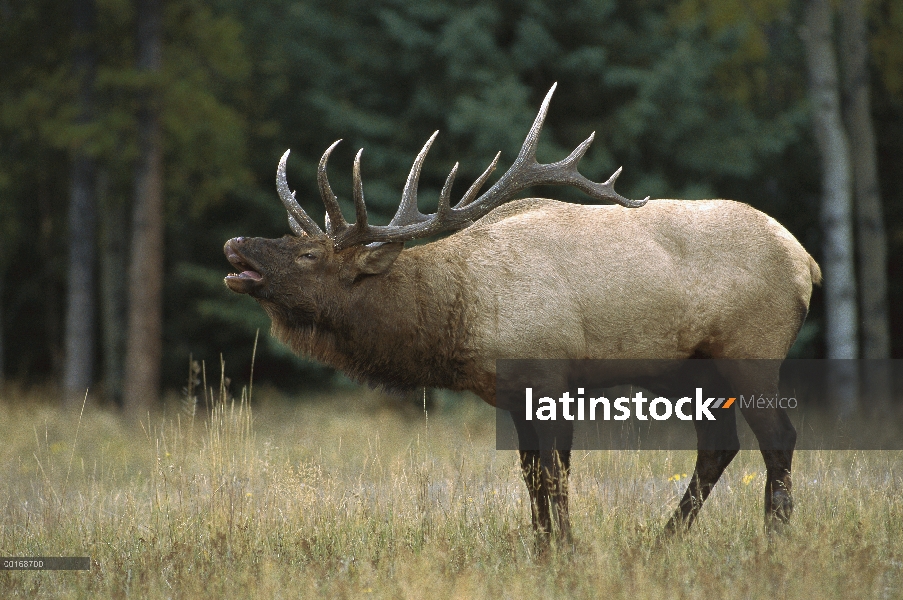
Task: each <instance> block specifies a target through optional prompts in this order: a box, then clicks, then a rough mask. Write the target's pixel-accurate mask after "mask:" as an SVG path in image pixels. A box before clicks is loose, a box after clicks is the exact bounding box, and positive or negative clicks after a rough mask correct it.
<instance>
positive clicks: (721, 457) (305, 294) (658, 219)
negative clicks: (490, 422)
mask: <svg viewBox="0 0 903 600" xmlns="http://www.w3.org/2000/svg"><path fill="white" fill-rule="evenodd" d="M554 90H555V86H553V87H552V89H551V90H550V91H549V92H548V94H547V95H546V97H545V99H544V101H543V103H542V105H541V108H540V110H539V113H538V115H537V117H536V119H535V121H534V123H533V125H532V127H531V129H530V131H529V133H528V134H527V137H526V140H525V141H524V144H523V147H522V148H521V150H520V153H519V155H518V156H517V158H516V160H515V161H514V163H513V164H512V166H511V168H510V169H509V170H508V171H507V172H506V173H505V174H504V175H502V177H501V178H500V179H498V181H497V182H496V183H495V184H494V185H492V186H491V187H490V188H489V189H488V190H487V191H486V192H485V193H483V194H482V195H480V190H481V189H482V187H483V185H484V184H485V183H486V181H487V179H488V178H489V176H490V174H491V173H492V171H493V170H494V169H495V167H496V164H497V163H498V160H499V155H496V157H495V159H494V160H493V161H492V163H491V164H490V165H489V167H488V168H487V169H486V171H485V172H484V173H483V174H482V175H481V176H480V177H479V178H478V179H477V180H476V182H475V183H474V184H473V185H472V186H471V187H470V188H469V189H468V190H467V192H466V193H465V194H464V195H463V197H462V198H461V200H460V201H458V202H457V203H456V204H455V205H454V206H452V205H451V190H452V184H453V182H454V179H455V175H456V172H457V169H458V165H457V164H455V166H454V167H453V168H452V169H451V172H450V174H449V175H448V178H447V179H446V181H445V184H444V186H443V188H442V190H441V193H440V197H439V203H438V209H437V211H436V212H435V213H433V214H428V215H425V214H422V213H421V212H420V211H419V210H418V207H417V188H418V178H419V175H420V170H421V165H422V164H423V161H424V159H425V158H426V155H427V152H428V151H429V149H430V146H431V144H432V143H433V140H434V139H435V137H436V133H438V132H436V133H434V134H433V136H432V137H430V138H429V140H428V141H427V142H426V144H425V145H424V147H423V149H422V150H421V151H420V153H419V154H418V155H417V157H416V159H415V160H414V163H413V166H412V168H411V171H410V174H409V176H408V178H407V182H406V184H405V186H404V189H403V192H402V195H401V201H400V204H399V207H398V210H397V212H396V213H395V216H394V217H393V218H392V220H391V221H390V223H389V224H388V225H385V226H377V225H371V224H370V223H369V222H368V216H367V209H366V205H365V202H364V194H363V186H362V183H361V173H360V166H361V152H363V150H361V151H359V152H358V153H357V156H356V157H355V159H354V166H353V197H354V204H355V212H356V222H355V223H353V224H349V223H348V222H347V221H346V220H345V218H344V216H343V214H342V211H341V210H340V207H339V204H338V200H337V199H336V196H335V195H334V194H333V192H332V189H331V187H330V185H329V182H328V179H327V175H326V166H327V161H328V159H329V155H330V153H331V152H332V150H333V148H335V146H336V144H338V142H335V143H334V144H333V145H332V146H330V147H329V148H328V149H327V150H326V152H325V153H324V154H323V157H322V159H321V160H320V163H319V169H318V173H317V182H318V185H319V190H320V195H321V196H322V201H323V203H324V205H325V209H326V219H325V230H324V229H321V228H320V227H319V226H318V225H317V223H316V222H314V220H313V219H311V218H310V217H309V216H308V215H307V213H306V212H305V211H304V210H303V209H302V208H301V206H300V205H299V203H298V201H297V200H296V198H295V194H294V192H292V191H290V189H289V186H288V183H287V180H286V161H287V158H288V154H289V152H288V151H286V153H285V154H284V155H283V156H282V159H281V160H280V161H279V166H278V168H277V176H276V186H277V190H278V193H279V196H280V198H281V200H282V203H283V205H284V206H285V208H286V210H287V213H288V221H289V226H290V228H291V230H292V232H293V233H294V235H293V236H289V235H286V236H284V237H282V238H279V239H264V238H245V237H238V238H234V239H231V240H229V241H228V242H226V244H225V247H224V252H225V255H226V257H227V259H228V260H229V262H230V263H231V264H232V265H233V266H234V267H235V268H236V269H237V271H238V272H237V273H235V274H231V275H229V276H227V277H226V278H225V284H226V285H227V286H228V287H229V289H231V290H232V291H233V292H237V293H240V294H248V295H250V296H251V297H253V298H254V299H255V300H256V301H257V302H258V303H259V304H260V305H261V307H262V308H263V309H264V310H265V311H266V312H267V314H268V315H269V316H270V318H271V320H272V333H273V335H275V336H276V337H277V338H278V339H279V340H281V341H282V342H283V343H285V344H287V345H288V346H289V347H291V348H292V349H293V350H294V351H295V352H297V353H300V354H303V355H307V356H309V357H312V358H314V359H316V360H318V361H321V362H323V363H326V364H328V365H331V366H333V367H335V368H337V369H339V370H341V371H343V372H345V373H346V374H348V375H350V376H352V377H354V378H356V379H358V380H361V381H365V382H368V383H370V384H372V385H376V386H382V387H385V388H390V389H396V390H403V389H413V388H420V387H439V388H447V389H451V390H469V391H471V392H473V393H475V394H476V395H477V396H479V397H480V398H482V399H483V400H485V401H486V402H487V403H489V404H490V405H494V404H495V391H496V360H497V359H501V358H527V359H545V358H573V359H582V358H627V359H649V358H656V359H658V358H660V359H672V360H673V359H687V358H693V357H710V358H715V359H762V358H764V359H784V358H785V357H786V355H787V352H788V350H789V348H790V346H791V345H792V344H793V342H794V340H795V339H796V336H797V333H798V332H799V329H800V327H801V326H802V324H803V321H804V319H805V318H806V314H807V312H808V309H809V300H810V296H811V292H812V286H813V284H818V283H820V280H821V273H820V270H819V267H818V265H817V264H816V262H815V261H814V260H813V258H812V257H811V256H810V255H809V254H808V253H807V252H806V250H805V249H804V248H803V247H802V246H801V245H800V243H799V242H798V241H797V240H796V239H795V238H794V237H793V235H791V234H790V233H789V232H788V231H787V230H786V229H785V228H784V227H782V226H781V225H780V224H778V222H777V221H775V220H774V219H772V218H771V217H769V216H766V215H765V214H763V213H761V212H759V211H757V210H755V209H753V208H751V207H750V206H748V205H746V204H743V203H739V202H734V201H730V200H704V201H702V200H699V201H686V200H651V201H650V200H649V198H646V199H644V200H629V199H627V198H624V197H622V196H621V195H619V194H618V193H617V192H615V190H614V184H615V180H616V179H617V177H618V175H619V174H620V172H621V169H618V170H617V171H616V172H615V173H614V174H613V175H612V176H611V177H610V178H609V179H608V181H606V182H605V183H594V182H592V181H590V180H589V179H587V178H585V177H584V176H583V175H581V174H580V173H579V172H578V170H577V164H578V162H579V161H580V159H581V157H582V156H583V155H584V154H585V152H586V151H587V149H588V147H589V145H590V143H591V142H592V140H593V137H594V134H593V135H590V136H589V138H587V139H586V140H585V141H584V142H583V143H581V144H580V145H579V146H578V147H577V148H576V149H575V150H574V151H573V152H572V153H571V154H570V155H569V156H568V157H567V158H565V159H564V160H561V161H559V162H556V163H552V164H540V163H538V162H537V161H536V158H535V153H536V146H537V143H538V139H539V134H540V130H541V128H542V125H543V121H544V120H545V117H546V113H547V111H548V107H549V102H550V100H551V97H552V94H553V92H554ZM340 141H341V140H340ZM548 184H562V185H570V186H574V187H577V188H579V189H580V190H582V191H583V192H585V193H586V194H588V195H589V196H591V197H592V198H594V199H596V200H603V201H611V202H614V204H603V205H578V204H572V203H564V202H558V201H555V200H550V199H543V198H524V199H514V196H515V195H516V194H517V193H518V192H519V191H522V190H524V189H526V188H529V187H531V186H535V185H548ZM446 232H454V233H452V234H451V235H448V236H447V237H444V238H441V239H438V240H437V241H433V242H430V243H427V244H423V245H419V246H415V247H410V248H404V242H405V241H409V240H414V239H419V238H424V237H428V236H435V235H436V234H439V233H446ZM771 362H772V363H775V364H779V363H780V360H778V361H771ZM742 364H743V362H742V361H728V362H726V363H725V365H726V366H725V367H724V368H723V369H724V372H723V373H722V375H723V377H724V379H725V380H726V381H727V382H729V384H730V386H731V388H732V389H733V390H734V391H735V393H739V392H740V391H742V390H743V389H748V388H749V387H750V386H752V385H754V384H755V385H759V386H760V389H762V388H763V386H764V388H765V389H774V390H777V377H778V373H777V368H775V369H768V370H765V371H763V370H761V369H758V370H747V369H744V368H743V367H742ZM741 412H742V414H743V415H744V417H745V419H746V420H747V422H748V423H749V425H750V427H751V429H752V431H753V432H754V434H755V435H756V437H757V439H758V441H759V445H760V449H761V452H762V456H763V458H764V461H765V466H766V471H767V477H766V482H765V525H766V529H767V530H768V531H774V530H779V529H781V528H783V526H784V525H785V524H786V523H788V522H789V519H790V516H791V512H792V509H793V500H792V494H791V463H792V458H793V450H794V446H795V442H796V432H795V430H794V428H793V425H792V424H791V422H790V419H789V418H788V416H787V414H786V412H785V411H784V410H783V409H782V408H774V409H765V410H752V409H743V408H742V407H741ZM512 418H513V419H514V421H515V427H516V429H517V434H518V438H519V441H520V442H521V450H520V465H521V467H522V470H523V476H524V480H525V482H526V483H527V487H528V491H529V494H530V499H531V506H532V521H533V527H534V529H535V530H536V531H537V534H538V535H539V536H540V537H543V536H545V537H546V538H548V537H551V536H550V534H564V535H565V536H567V535H569V531H570V525H569V517H568V510H567V477H568V473H569V470H570V459H571V445H570V438H569V437H568V432H567V431H558V432H557V433H556V437H554V438H550V436H549V434H548V433H547V432H544V431H542V430H540V429H538V428H536V427H535V426H534V425H533V423H535V421H534V422H533V423H530V422H527V421H526V420H525V419H524V416H523V414H522V413H521V414H518V413H516V412H512ZM731 428H732V430H731ZM696 434H697V443H698V452H697V458H696V466H695V470H694V473H693V476H692V478H691V480H690V482H689V485H688V487H687V489H686V492H685V494H684V496H683V498H682V500H681V501H680V503H679V506H678V507H677V509H676V510H675V512H674V514H673V516H672V517H671V519H670V521H669V522H668V524H667V526H666V531H670V532H675V531H678V530H681V529H687V528H689V527H690V525H691V524H692V523H693V520H694V519H695V518H696V516H697V514H698V512H699V510H700V508H701V506H702V504H703V502H704V501H705V499H706V497H707V496H708V495H709V493H710V491H711V490H712V487H713V486H714V485H715V483H716V482H717V481H718V479H719V478H720V476H721V474H722V472H723V471H724V469H725V468H726V467H727V465H728V464H729V463H730V462H731V460H732V459H733V457H734V456H735V455H736V454H737V452H738V449H739V442H738V441H737V432H736V423H735V422H734V423H733V424H732V425H730V426H728V430H726V431H725V430H723V428H722V430H721V431H716V430H713V429H712V428H709V427H707V426H706V425H705V424H699V423H698V422H697V425H696ZM719 436H721V437H719ZM717 439H720V440H727V441H726V442H725V443H721V442H719V443H714V441H715V440H717Z"/></svg>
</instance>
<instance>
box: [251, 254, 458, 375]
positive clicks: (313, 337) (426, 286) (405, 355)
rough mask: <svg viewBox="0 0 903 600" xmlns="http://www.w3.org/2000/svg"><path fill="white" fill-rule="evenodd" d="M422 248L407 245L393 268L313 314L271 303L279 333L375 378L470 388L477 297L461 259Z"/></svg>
mask: <svg viewBox="0 0 903 600" xmlns="http://www.w3.org/2000/svg"><path fill="white" fill-rule="evenodd" d="M423 250H425V247H419V248H414V249H406V250H404V251H403V252H402V253H401V254H400V255H399V256H398V258H397V259H396V261H395V263H394V264H393V265H392V267H391V268H390V269H389V270H388V271H387V272H386V273H383V274H380V275H372V276H367V277H364V278H362V279H360V280H358V281H356V282H355V283H354V284H352V285H351V287H350V288H345V289H344V290H343V293H338V294H333V295H331V297H329V298H324V299H323V300H322V302H321V305H322V306H321V310H320V311H319V312H318V313H317V314H315V315H313V317H312V318H311V316H310V315H299V314H295V313H292V312H291V311H288V310H286V309H284V308H280V307H276V306H265V308H266V309H267V312H269V313H270V316H271V318H272V320H273V334H274V335H275V336H276V337H277V338H278V339H280V340H281V341H282V342H284V343H286V344H287V345H289V346H290V347H291V348H292V349H293V350H294V351H295V352H297V353H299V354H302V355H307V356H310V357H311V358H314V359H315V360H318V361H320V362H323V363H326V364H328V365H330V366H333V367H335V368H337V369H339V370H341V371H343V372H345V373H346V374H348V375H350V376H351V377H353V378H355V379H358V380H360V381H364V382H366V383H368V384H371V385H376V386H380V387H384V388H386V389H392V390H408V389H413V388H417V387H423V386H426V387H444V388H450V389H465V388H466V387H468V382H469V378H470V373H468V365H472V364H473V350H472V349H471V348H470V345H469V344H470V339H469V337H470V336H469V330H470V328H469V327H468V324H469V323H472V322H473V315H472V314H471V311H472V310H473V306H474V303H473V302H472V301H470V299H469V298H468V288H467V286H466V285H465V284H464V281H463V276H462V272H461V271H462V269H461V266H460V264H459V263H458V262H457V261H455V260H453V259H449V258H448V257H446V256H444V255H443V254H441V253H440V254H438V255H437V253H435V252H427V251H423Z"/></svg>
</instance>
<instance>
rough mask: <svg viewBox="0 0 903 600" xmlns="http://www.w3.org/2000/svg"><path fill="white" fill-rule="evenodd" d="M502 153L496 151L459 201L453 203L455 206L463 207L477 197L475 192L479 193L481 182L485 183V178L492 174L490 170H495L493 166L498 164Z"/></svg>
mask: <svg viewBox="0 0 903 600" xmlns="http://www.w3.org/2000/svg"><path fill="white" fill-rule="evenodd" d="M501 156H502V153H501V152H497V153H496V155H495V158H493V159H492V162H491V163H489V166H488V167H486V170H485V171H483V174H482V175H480V176H479V177H477V180H476V181H474V182H473V185H472V186H470V189H468V190H467V193H466V194H464V197H463V198H461V201H460V202H458V203H457V204H455V208H464V207H465V206H467V205H468V204H470V203H471V202H473V199H474V198H476V197H477V194H479V193H480V189H482V187H483V184H484V183H486V180H487V179H489V176H490V175H492V172H493V171H495V167H496V165H497V164H499V158H501Z"/></svg>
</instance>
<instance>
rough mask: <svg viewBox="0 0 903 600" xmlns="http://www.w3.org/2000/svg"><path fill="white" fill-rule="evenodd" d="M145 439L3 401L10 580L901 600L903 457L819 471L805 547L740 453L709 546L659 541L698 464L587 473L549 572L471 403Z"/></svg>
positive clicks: (88, 593) (348, 593)
mask: <svg viewBox="0 0 903 600" xmlns="http://www.w3.org/2000/svg"><path fill="white" fill-rule="evenodd" d="M255 402H258V403H257V404H255V407H254V409H253V411H252V410H250V409H249V407H248V405H247V403H246V402H243V401H242V400H241V399H239V400H235V401H232V400H229V401H227V402H221V401H217V402H213V403H212V404H213V407H212V409H211V410H210V412H209V413H205V411H203V410H201V411H200V412H199V413H197V414H195V415H192V414H190V413H189V412H186V411H185V410H184V409H183V407H180V406H179V405H178V404H177V403H176V404H173V405H171V407H170V410H169V412H168V413H164V414H160V415H153V416H148V417H147V418H145V419H144V420H142V421H141V422H140V423H138V422H126V421H124V420H123V419H122V418H120V417H118V416H116V415H114V414H110V413H109V412H106V411H102V410H97V409H91V408H88V409H86V410H85V412H84V414H83V415H79V414H78V413H75V414H72V413H64V412H60V411H59V410H57V409H55V408H52V407H50V406H47V405H46V404H42V403H41V402H40V401H36V399H32V401H21V400H20V401H16V402H13V403H10V402H6V403H0V439H2V440H3V443H2V447H0V506H2V512H0V522H2V528H0V555H5V556H12V555H17V556H41V555H44V556H46V555H69V556H84V555H90V556H91V558H92V568H91V570H90V571H89V572H74V571H70V572H62V571H57V572H51V571H15V572H13V571H7V572H0V597H2V598H11V597H27V598H96V597H116V598H119V597H136V598H242V597H255V598H307V597H355V598H361V597H364V598H369V597H392V598H429V599H430V600H438V599H439V598H482V597H493V598H527V599H529V598H551V597H574V598H600V597H605V598H630V599H631V600H639V599H642V598H656V599H659V598H718V597H721V598H726V597H731V598H762V597H772V598H901V597H903V453H900V452H800V453H798V458H797V460H796V465H795V472H796V478H795V482H796V489H795V496H796V500H797V511H796V514H795V515H794V525H793V528H792V531H791V533H790V534H789V535H788V536H786V537H785V538H782V539H780V540H777V542H776V543H769V541H768V540H767V539H766V537H765V536H764V535H763V533H762V525H761V523H762V486H763V483H764V473H763V467H762V464H761V460H760V458H759V456H758V455H757V453H754V452H742V453H741V454H740V456H739V457H738V458H737V459H736V460H735V461H734V463H733V464H732V465H731V467H730V468H729V470H728V472H727V473H726V475H725V477H724V478H723V479H722V481H721V482H720V483H719V485H718V486H717V487H716V489H715V491H714V493H713V495H712V497H711V498H710V499H709V501H708V503H707V504H706V506H705V508H704V509H703V512H702V513H701V516H700V518H699V520H698V522H697V526H696V527H695V528H694V529H693V531H691V532H690V533H688V534H686V535H684V536H681V537H680V538H678V539H674V540H672V541H670V542H668V543H665V544H658V543H656V540H657V535H658V533H659V531H660V529H661V527H662V525H663V523H664V522H665V520H666V519H667V516H668V515H669V513H670V511H671V510H672V509H673V508H674V507H675V505H676V502H677V499H678V497H679V495H680V494H681V493H682V491H683V486H684V484H685V483H686V474H689V473H690V472H691V470H692V466H693V458H694V457H693V453H691V452H667V451H658V452H651V451H645V452H588V453H580V454H578V455H577V456H575V457H574V465H573V475H572V521H573V527H574V534H575V537H576V540H577V543H576V548H575V549H573V550H571V551H560V552H553V553H551V554H547V555H544V556H537V555H536V554H535V553H534V546H533V537H532V532H531V529H530V525H529V510H528V506H527V505H526V504H525V503H526V502H527V501H528V500H527V497H526V493H525V489H524V486H523V484H522V483H521V480H520V474H519V471H518V468H517V463H516V458H515V455H514V453H513V452H497V451H495V450H494V434H495V430H494V421H493V419H494V413H493V411H492V410H491V409H490V408H489V407H487V406H483V405H480V404H478V403H477V402H474V401H470V400H466V399H464V400H460V401H459V402H457V403H450V402H447V403H444V405H445V408H443V409H442V410H439V411H433V412H431V413H430V414H429V415H428V417H429V418H428V420H427V419H425V418H424V417H425V415H423V414H422V413H421V414H417V413H412V412H404V411H399V410H394V409H390V408H387V407H386V405H385V403H384V402H382V401H379V400H378V399H375V397H374V395H372V394H368V393H366V392H349V393H346V394H340V395H336V396H334V397H329V398H319V399H315V400H312V401H309V402H306V403H303V404H297V405H296V404H290V403H286V402H282V401H279V400H277V399H270V400H269V401H267V397H266V395H260V394H258V397H257V398H255Z"/></svg>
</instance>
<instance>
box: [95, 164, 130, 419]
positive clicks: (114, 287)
mask: <svg viewBox="0 0 903 600" xmlns="http://www.w3.org/2000/svg"><path fill="white" fill-rule="evenodd" d="M97 192H98V193H97V197H98V199H99V200H100V205H101V206H103V207H104V208H103V212H102V217H101V231H100V238H101V246H100V247H101V256H100V273H101V275H100V294H101V307H102V308H101V318H102V323H101V331H103V382H104V395H105V397H106V399H107V401H108V402H110V403H112V404H114V405H116V406H120V407H121V406H122V380H123V374H124V366H125V363H124V361H123V357H124V355H125V338H126V336H125V332H126V305H127V302H126V280H127V273H128V260H127V257H126V255H127V249H128V244H127V242H128V237H127V231H128V215H127V212H126V206H125V203H124V202H123V201H122V199H121V198H118V197H117V198H113V197H111V196H110V194H109V185H108V179H107V176H106V174H105V173H103V172H101V173H100V174H99V176H98V185H97Z"/></svg>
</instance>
